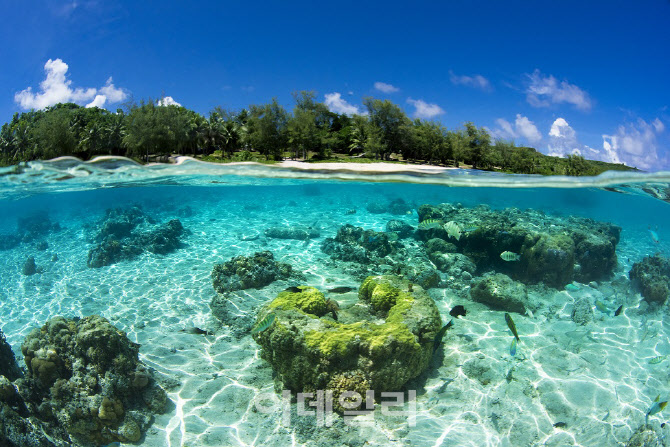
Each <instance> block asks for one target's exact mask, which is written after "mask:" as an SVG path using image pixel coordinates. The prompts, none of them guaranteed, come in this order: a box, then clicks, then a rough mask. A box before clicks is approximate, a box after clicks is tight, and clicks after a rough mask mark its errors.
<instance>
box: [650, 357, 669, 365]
mask: <svg viewBox="0 0 670 447" xmlns="http://www.w3.org/2000/svg"><path fill="white" fill-rule="evenodd" d="M667 357H668V356H667V355H659V356H656V357H654V358H653V359H651V360H649V364H650V365H656V364H657V363H661V362H662V361H663V360H665V359H666V358H667Z"/></svg>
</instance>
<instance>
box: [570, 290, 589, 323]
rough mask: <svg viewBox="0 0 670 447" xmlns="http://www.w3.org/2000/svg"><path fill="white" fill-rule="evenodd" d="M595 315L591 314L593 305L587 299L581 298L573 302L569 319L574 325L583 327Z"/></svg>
mask: <svg viewBox="0 0 670 447" xmlns="http://www.w3.org/2000/svg"><path fill="white" fill-rule="evenodd" d="M594 317H595V315H594V313H593V303H591V300H590V299H589V298H587V297H582V298H580V299H578V300H577V301H575V306H574V308H573V309H572V314H571V318H572V321H574V322H575V323H577V324H579V325H582V326H584V325H585V324H587V323H590V322H591V321H593V319H594Z"/></svg>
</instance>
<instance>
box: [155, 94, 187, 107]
mask: <svg viewBox="0 0 670 447" xmlns="http://www.w3.org/2000/svg"><path fill="white" fill-rule="evenodd" d="M156 104H157V105H159V106H177V107H181V104H179V103H178V102H177V101H175V100H174V99H173V98H172V96H163V97H162V98H161V99H159V100H158V101H156Z"/></svg>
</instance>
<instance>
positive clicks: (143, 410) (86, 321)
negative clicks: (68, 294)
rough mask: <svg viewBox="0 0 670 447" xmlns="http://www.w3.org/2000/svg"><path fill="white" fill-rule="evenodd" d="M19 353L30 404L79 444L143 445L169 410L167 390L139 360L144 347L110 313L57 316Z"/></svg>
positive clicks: (24, 391)
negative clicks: (142, 440) (156, 418)
mask: <svg viewBox="0 0 670 447" xmlns="http://www.w3.org/2000/svg"><path fill="white" fill-rule="evenodd" d="M21 351H22V353H23V355H24V358H25V362H26V366H27V373H26V376H25V378H23V379H18V380H17V383H19V385H20V386H19V389H20V390H22V391H21V394H22V396H21V397H22V398H23V400H24V401H25V403H26V405H27V409H28V410H29V411H30V413H31V414H32V415H33V416H35V417H36V418H38V419H40V420H42V421H43V422H45V423H46V424H48V425H51V426H59V427H62V428H64V429H65V430H66V431H67V434H68V435H69V437H70V438H71V439H72V440H73V441H75V442H77V443H80V444H84V445H90V444H95V445H102V444H108V443H110V442H114V441H120V442H137V441H138V440H139V439H140V438H141V436H142V432H144V431H145V430H146V429H147V427H148V426H149V424H150V423H151V419H152V414H154V413H161V412H163V411H164V410H165V407H166V404H167V395H166V394H165V391H163V389H162V388H161V387H160V386H159V385H158V384H157V383H156V381H155V380H154V379H153V376H152V373H151V372H150V371H149V370H148V369H147V368H146V367H144V366H143V365H142V363H141V362H140V361H139V360H138V351H139V345H137V344H135V343H132V342H131V341H130V340H128V338H127V337H126V335H125V333H123V332H121V331H119V330H118V329H116V328H115V327H114V326H112V325H111V324H110V323H109V321H107V320H106V319H105V318H102V317H100V316H97V315H93V316H90V317H86V318H82V319H78V318H75V319H66V318H63V317H55V318H52V319H51V320H49V321H47V323H46V324H45V325H44V326H43V327H42V328H40V329H34V330H33V331H32V332H31V333H30V334H29V335H28V336H27V337H26V339H25V341H24V343H23V345H22V346H21Z"/></svg>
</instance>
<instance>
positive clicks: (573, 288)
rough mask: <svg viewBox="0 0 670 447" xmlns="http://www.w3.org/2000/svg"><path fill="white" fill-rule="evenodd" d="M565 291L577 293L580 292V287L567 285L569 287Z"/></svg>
mask: <svg viewBox="0 0 670 447" xmlns="http://www.w3.org/2000/svg"><path fill="white" fill-rule="evenodd" d="M565 290H567V291H569V292H576V291H578V290H579V286H577V285H575V284H572V283H570V284H567V285H566V286H565Z"/></svg>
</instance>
